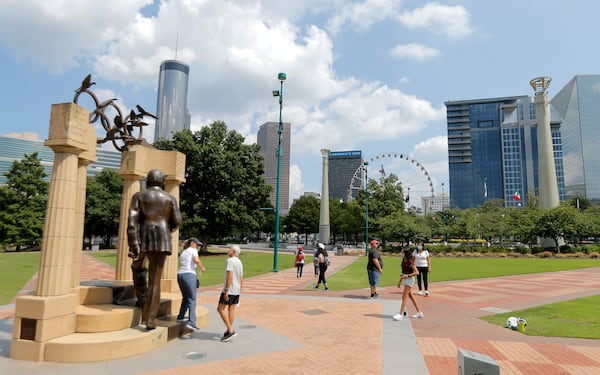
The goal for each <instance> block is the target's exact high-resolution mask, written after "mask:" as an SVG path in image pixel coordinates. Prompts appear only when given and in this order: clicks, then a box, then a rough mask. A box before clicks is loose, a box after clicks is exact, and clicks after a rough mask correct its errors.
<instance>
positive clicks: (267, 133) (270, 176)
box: [256, 122, 291, 213]
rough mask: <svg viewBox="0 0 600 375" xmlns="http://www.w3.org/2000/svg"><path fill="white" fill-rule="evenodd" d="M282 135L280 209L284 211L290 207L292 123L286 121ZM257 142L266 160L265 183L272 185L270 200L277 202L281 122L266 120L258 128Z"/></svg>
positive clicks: (272, 202) (273, 203)
mask: <svg viewBox="0 0 600 375" xmlns="http://www.w3.org/2000/svg"><path fill="white" fill-rule="evenodd" d="M282 125H283V133H282V135H281V148H282V151H283V152H282V154H281V160H280V162H281V164H280V168H281V169H280V179H279V190H280V196H279V209H280V210H283V211H284V213H285V212H286V211H287V210H289V208H290V143H291V135H290V132H291V123H289V122H284V123H283V124H282ZM256 143H257V144H258V145H259V146H260V151H259V153H260V154H261V155H262V156H263V158H264V160H265V175H264V178H265V183H266V184H267V185H269V186H271V194H270V196H269V202H270V203H271V205H272V206H273V207H275V204H276V193H277V148H278V147H279V123H278V122H266V123H264V124H262V125H261V126H260V127H259V128H258V134H257V135H256Z"/></svg>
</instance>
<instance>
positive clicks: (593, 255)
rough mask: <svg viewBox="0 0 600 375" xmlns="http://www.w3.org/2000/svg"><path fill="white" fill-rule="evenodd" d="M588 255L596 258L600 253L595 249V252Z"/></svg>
mask: <svg viewBox="0 0 600 375" xmlns="http://www.w3.org/2000/svg"><path fill="white" fill-rule="evenodd" d="M588 256H589V257H590V258H592V259H596V258H598V257H599V256H600V254H598V253H597V252H595V251H594V252H593V253H589V254H588Z"/></svg>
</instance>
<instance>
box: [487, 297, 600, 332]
mask: <svg viewBox="0 0 600 375" xmlns="http://www.w3.org/2000/svg"><path fill="white" fill-rule="evenodd" d="M598 306H600V295H597V296H592V297H586V298H579V299H574V300H570V301H564V302H557V303H553V304H551V305H544V306H538V307H534V308H531V309H525V310H519V311H511V312H509V313H504V314H497V315H491V316H486V317H482V318H481V319H482V320H485V321H486V322H490V323H493V324H498V325H500V326H503V327H505V326H506V319H508V317H510V316H514V317H517V318H518V317H522V318H525V319H526V320H527V327H526V329H525V334H527V335H530V336H548V337H576V338H586V339H598V338H600V314H598Z"/></svg>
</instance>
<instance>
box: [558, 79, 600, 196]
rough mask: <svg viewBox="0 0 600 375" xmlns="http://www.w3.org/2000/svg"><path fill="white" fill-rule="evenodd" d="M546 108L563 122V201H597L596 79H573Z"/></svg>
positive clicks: (599, 115)
mask: <svg viewBox="0 0 600 375" xmlns="http://www.w3.org/2000/svg"><path fill="white" fill-rule="evenodd" d="M550 104H551V106H552V107H554V109H556V111H557V112H558V113H559V114H560V115H561V116H562V118H563V121H562V125H561V132H562V147H563V154H564V163H565V165H564V173H565V176H564V180H565V189H566V197H567V198H573V197H577V196H579V197H586V198H587V199H590V200H600V153H599V152H598V149H597V147H598V142H600V123H599V121H600V75H580V76H575V77H574V78H573V79H571V81H569V82H568V83H567V85H565V87H563V88H562V89H561V90H560V91H559V92H558V94H556V96H555V97H554V98H553V99H552V100H550Z"/></svg>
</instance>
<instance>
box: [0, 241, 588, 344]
mask: <svg viewBox="0 0 600 375" xmlns="http://www.w3.org/2000/svg"><path fill="white" fill-rule="evenodd" d="M89 254H91V255H92V256H94V257H96V258H98V259H100V260H102V261H104V262H105V263H107V264H109V265H111V266H113V267H114V266H115V265H116V251H114V250H103V251H100V252H94V253H89ZM226 257H227V255H226V254H225V252H224V250H215V251H211V255H207V256H201V258H200V259H201V260H202V263H203V264H204V267H205V268H206V272H205V273H203V274H202V275H199V278H200V284H201V286H211V285H220V284H221V283H222V282H223V274H224V270H225V259H226ZM240 259H241V260H242V262H243V263H244V277H245V278H249V277H252V276H256V275H260V274H264V273H267V272H272V270H273V255H272V254H270V253H262V252H250V251H248V252H242V255H241V257H240ZM332 261H334V262H335V257H333V258H332ZM366 261H367V259H366V257H364V256H363V257H359V258H358V259H357V260H356V261H355V262H354V263H352V264H351V265H349V266H348V267H346V268H344V269H343V270H341V271H339V272H337V273H336V274H334V275H331V276H328V278H327V279H328V283H329V285H330V288H331V289H332V290H354V289H363V288H368V281H367V272H366ZM293 262H294V256H293V255H292V254H288V253H280V254H279V255H278V269H279V270H284V269H288V268H292V267H293ZM306 262H307V267H309V269H308V270H309V271H311V272H312V266H311V262H312V257H311V256H307V259H306ZM400 262H401V258H399V257H384V273H383V275H382V277H381V280H380V286H392V285H396V283H397V282H398V275H399V274H400ZM39 263H40V253H39V252H33V253H0V285H2V288H1V289H0V306H1V305H5V304H7V303H9V302H10V300H11V299H12V298H13V297H14V296H15V295H16V294H17V293H18V292H19V290H21V288H22V287H23V285H25V283H27V281H28V280H29V279H31V277H32V276H33V275H34V274H35V273H36V272H37V270H38V268H39ZM431 266H432V272H431V274H430V282H433V283H435V282H436V281H449V280H465V279H474V278H485V277H494V276H508V275H517V274H531V273H540V272H554V271H564V270H572V269H579V268H587V267H600V260H599V259H537V258H432V260H431ZM598 306H600V296H593V297H587V298H581V299H576V300H571V301H565V302H559V303H555V304H551V305H545V306H539V307H536V308H532V309H527V310H522V311H513V312H510V313H506V314H498V315H493V316H487V317H484V318H482V319H484V320H486V321H488V322H490V323H493V324H498V325H501V326H505V324H506V319H507V318H508V317H509V316H515V317H524V318H525V319H527V322H528V326H527V329H526V331H525V333H526V334H528V335H538V336H554V337H581V338H594V339H600V314H598V313H597V310H598Z"/></svg>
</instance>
